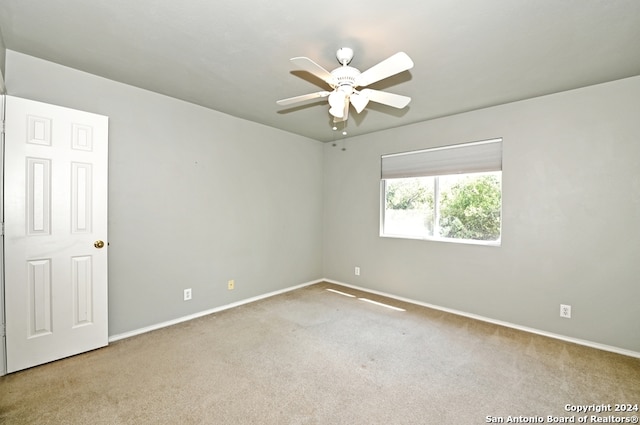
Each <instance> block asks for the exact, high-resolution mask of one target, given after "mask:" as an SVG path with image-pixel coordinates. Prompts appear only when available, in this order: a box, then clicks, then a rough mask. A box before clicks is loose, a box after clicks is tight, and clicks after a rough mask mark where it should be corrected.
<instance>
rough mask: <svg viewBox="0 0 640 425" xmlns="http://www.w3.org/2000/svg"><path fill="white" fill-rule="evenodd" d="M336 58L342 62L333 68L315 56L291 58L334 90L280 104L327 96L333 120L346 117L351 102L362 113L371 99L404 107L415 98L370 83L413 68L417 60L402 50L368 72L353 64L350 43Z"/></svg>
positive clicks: (388, 104)
mask: <svg viewBox="0 0 640 425" xmlns="http://www.w3.org/2000/svg"><path fill="white" fill-rule="evenodd" d="M336 58H337V59H338V62H339V63H340V65H341V66H339V67H338V68H336V69H334V70H333V71H331V72H329V71H327V70H326V69H324V68H323V67H322V66H320V65H318V64H317V63H315V62H314V61H312V60H311V59H309V58H307V57H304V56H301V57H296V58H291V62H292V63H293V64H294V65H295V66H297V67H298V68H299V69H302V70H304V71H307V72H309V73H311V74H313V75H315V76H316V77H318V78H320V79H321V80H323V81H324V82H325V83H327V84H328V85H329V86H330V87H331V89H332V91H327V90H322V91H318V92H315V93H309V94H303V95H301V96H294V97H290V98H287V99H281V100H278V101H276V103H277V104H278V105H280V106H288V105H292V104H295V103H299V102H305V101H308V100H311V99H317V98H322V97H327V98H328V102H329V113H330V114H331V115H332V116H333V122H334V123H337V122H342V121H346V120H347V118H348V116H349V105H352V106H353V108H354V109H355V111H356V112H357V113H360V112H362V111H363V110H364V108H366V106H367V104H368V103H369V102H370V101H371V102H376V103H380V104H383V105H387V106H392V107H394V108H398V109H402V108H404V107H405V106H407V105H408V104H409V102H411V98H410V97H408V96H402V95H399V94H394V93H389V92H385V91H380V90H373V89H368V88H363V87H367V86H368V85H370V84H373V83H376V82H378V81H380V80H384V79H385V78H389V77H391V76H393V75H396V74H399V73H401V72H404V71H407V70H409V69H411V68H413V61H412V60H411V58H410V57H409V56H408V55H407V54H406V53H404V52H398V53H396V54H395V55H393V56H390V57H388V58H387V59H385V60H383V61H382V62H380V63H378V64H377V65H374V66H372V67H371V68H369V69H368V70H366V71H364V72H360V71H359V70H358V69H356V68H354V67H352V66H349V63H350V62H351V59H353V50H352V49H350V48H348V47H343V48H341V49H338V51H337V52H336Z"/></svg>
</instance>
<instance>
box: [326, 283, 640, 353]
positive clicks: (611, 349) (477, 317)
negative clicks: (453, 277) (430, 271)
mask: <svg viewBox="0 0 640 425" xmlns="http://www.w3.org/2000/svg"><path fill="white" fill-rule="evenodd" d="M323 281H324V282H329V283H333V284H336V285H340V286H345V287H347V288H352V289H356V290H358V291H362V292H368V293H370V294H376V295H381V296H383V297H388V298H392V299H395V300H398V301H404V302H407V303H410V304H415V305H419V306H422V307H427V308H431V309H434V310H440V311H444V312H446V313H451V314H456V315H458V316H463V317H468V318H470V319H475V320H480V321H482V322H487V323H493V324H494V325H500V326H505V327H507V328H512V329H517V330H520V331H524V332H528V333H532V334H536V335H542V336H546V337H549V338H553V339H558V340H561V341H565V342H571V343H574V344H578V345H583V346H585V347H591V348H596V349H598V350H603V351H609V352H612V353H616V354H622V355H623V356H629V357H636V358H640V352H637V351H631V350H627V349H624V348H620V347H614V346H612V345H606V344H600V343H598V342H593V341H588V340H585V339H579V338H572V337H569V336H565V335H561V334H556V333H553V332H547V331H542V330H539V329H535V328H529V327H527V326H520V325H516V324H514V323H510V322H504V321H502V320H495V319H491V318H489V317H484V316H480V315H478V314H473V313H466V312H464V311H460V310H454V309H452V308H447V307H441V306H438V305H434V304H429V303H424V302H421V301H416V300H412V299H409V298H404V297H400V296H397V295H392V294H389V293H386V292H381V291H375V290H373V289H368V288H363V287H360V286H356V285H351V284H348V283H343V282H338V281H336V280H332V279H323Z"/></svg>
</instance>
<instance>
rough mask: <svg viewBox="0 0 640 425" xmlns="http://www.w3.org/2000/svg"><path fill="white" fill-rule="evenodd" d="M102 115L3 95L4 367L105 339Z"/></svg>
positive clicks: (97, 344)
mask: <svg viewBox="0 0 640 425" xmlns="http://www.w3.org/2000/svg"><path fill="white" fill-rule="evenodd" d="M107 142H108V118H107V117H104V116H100V115H95V114H91V113H87V112H82V111H76V110H72V109H68V108H63V107H59V106H53V105H48V104H45V103H40V102H34V101H30V100H25V99H20V98H16V97H11V96H6V104H5V158H4V159H5V163H4V170H5V179H4V180H5V181H4V182H5V191H4V209H5V247H4V248H5V314H6V345H7V349H6V353H7V359H6V360H7V372H15V371H17V370H21V369H25V368H28V367H32V366H35V365H38V364H42V363H46V362H50V361H52V360H57V359H60V358H63V357H68V356H71V355H74V354H78V353H81V352H85V351H89V350H92V349H95V348H98V347H102V346H105V345H107V344H108V330H107V326H108V321H107V313H108V312H107V243H106V240H107V239H106V238H107Z"/></svg>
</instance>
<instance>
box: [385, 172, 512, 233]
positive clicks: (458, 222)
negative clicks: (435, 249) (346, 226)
mask: <svg viewBox="0 0 640 425" xmlns="http://www.w3.org/2000/svg"><path fill="white" fill-rule="evenodd" d="M382 220H383V223H382V235H383V236H398V237H409V238H423V239H448V240H466V241H487V242H495V241H499V240H500V231H501V222H502V172H501V171H497V172H490V173H474V174H455V175H446V176H435V177H410V178H398V179H386V180H384V211H383V218H382Z"/></svg>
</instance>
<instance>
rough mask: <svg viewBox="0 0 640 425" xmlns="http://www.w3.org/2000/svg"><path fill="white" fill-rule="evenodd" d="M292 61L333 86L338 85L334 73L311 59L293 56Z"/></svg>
mask: <svg viewBox="0 0 640 425" xmlns="http://www.w3.org/2000/svg"><path fill="white" fill-rule="evenodd" d="M291 62H292V63H293V64H294V65H296V66H297V67H298V68H300V69H302V70H303V71H307V72H309V73H311V74H313V75H315V76H316V77H318V78H320V79H321V80H323V81H325V82H326V83H327V84H329V85H330V86H331V87H333V86H335V85H337V81H336V80H335V78H333V75H331V73H330V72H329V71H327V70H326V69H324V68H323V67H321V66H320V65H318V64H317V63H315V62H314V61H312V60H311V59H309V58H307V57H304V56H300V57H297V58H291Z"/></svg>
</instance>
